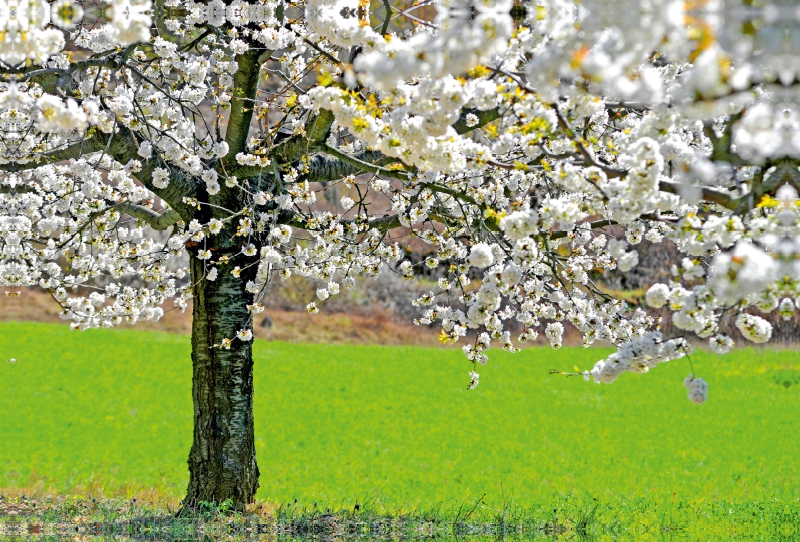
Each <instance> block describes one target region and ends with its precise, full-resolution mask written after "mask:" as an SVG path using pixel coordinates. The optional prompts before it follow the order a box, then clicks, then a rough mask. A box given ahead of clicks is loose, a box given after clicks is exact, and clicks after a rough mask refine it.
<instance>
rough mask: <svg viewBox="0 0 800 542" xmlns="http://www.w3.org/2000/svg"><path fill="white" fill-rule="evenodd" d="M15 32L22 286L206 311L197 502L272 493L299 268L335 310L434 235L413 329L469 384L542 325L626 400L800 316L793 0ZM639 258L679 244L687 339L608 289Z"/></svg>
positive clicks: (16, 207) (174, 18) (139, 21)
mask: <svg viewBox="0 0 800 542" xmlns="http://www.w3.org/2000/svg"><path fill="white" fill-rule="evenodd" d="M761 4H764V3H761ZM0 30H1V31H0V169H2V173H1V174H0V239H1V243H2V253H1V255H0V282H2V283H3V284H4V285H14V286H34V285H38V286H39V287H41V288H44V289H46V290H47V291H49V292H51V293H52V295H53V297H54V299H55V301H56V302H58V303H60V304H61V306H62V307H63V309H64V317H65V318H67V319H70V320H72V321H73V325H74V326H75V327H78V328H81V329H85V328H91V327H110V326H114V325H117V324H119V323H121V322H123V321H127V322H136V321H138V320H157V319H159V318H160V317H161V316H162V314H163V311H164V308H163V307H164V306H165V304H169V306H168V308H170V307H171V306H172V305H174V306H175V307H177V308H179V309H185V308H187V307H188V306H189V303H190V300H191V303H192V311H193V326H192V361H193V368H194V369H193V391H192V396H193V400H194V422H195V428H194V441H193V445H192V449H191V453H190V457H189V468H190V483H189V487H188V491H187V498H186V499H185V501H184V502H185V504H186V505H187V506H188V507H191V506H193V505H196V503H198V502H199V501H214V502H221V501H223V500H225V499H228V498H230V499H232V500H233V502H234V503H235V504H236V506H237V507H238V508H242V507H244V506H245V504H246V503H248V502H250V501H252V499H253V497H254V495H255V492H256V489H257V487H258V468H257V466H256V458H255V447H254V436H253V414H252V394H253V383H252V369H253V361H252V353H251V344H252V336H253V335H252V326H253V318H254V316H255V315H257V314H258V313H259V312H261V311H262V310H263V306H262V304H261V301H262V300H263V298H264V296H267V295H269V288H270V284H271V283H272V282H273V281H275V280H280V279H286V278H288V277H289V276H291V275H292V274H296V275H300V276H303V277H310V278H313V279H315V280H318V281H320V284H323V285H324V286H322V287H321V288H320V289H319V290H318V291H317V297H318V299H316V300H309V304H308V312H309V313H312V314H313V313H315V312H317V310H318V306H323V304H324V301H325V300H326V299H328V298H329V297H331V296H335V295H337V294H338V293H339V291H340V288H348V287H351V286H352V285H353V284H354V281H355V280H357V279H358V278H359V277H362V276H370V277H374V276H377V275H378V274H380V273H386V272H392V273H399V274H402V275H403V276H405V277H407V278H409V279H412V278H413V277H414V275H415V266H414V265H412V263H411V262H410V261H408V260H407V259H405V252H404V250H403V247H402V243H403V242H404V239H407V238H409V237H416V238H419V239H421V240H423V241H424V242H426V243H428V244H429V245H431V247H432V249H433V253H432V255H431V256H430V257H428V258H427V260H425V262H424V263H423V264H421V265H427V266H430V267H432V268H433V267H438V268H441V269H443V277H442V278H440V279H439V281H438V283H437V285H436V288H434V289H433V290H432V291H430V292H429V293H428V294H426V295H424V296H423V297H422V298H420V299H419V300H418V304H419V305H420V306H421V307H423V308H422V309H421V316H420V318H419V319H418V320H417V321H416V323H417V324H419V325H437V326H441V332H442V338H443V341H445V342H452V343H456V344H463V351H464V354H465V356H466V358H467V360H468V361H469V363H470V365H469V366H470V367H471V372H470V379H469V385H468V386H469V387H470V388H474V387H476V386H477V385H478V373H477V366H478V364H484V363H486V362H487V360H488V357H487V355H486V351H487V350H488V349H489V347H490V346H492V345H494V346H500V347H502V348H504V349H506V350H509V351H516V350H517V349H518V348H519V347H520V344H521V343H525V342H526V341H530V340H533V339H535V338H536V337H537V335H538V333H539V332H540V331H542V332H543V333H544V334H545V336H546V337H547V339H548V340H549V342H550V344H551V345H552V346H553V347H554V348H558V347H560V346H561V344H562V335H563V333H564V329H565V328H564V326H565V325H567V326H572V327H573V328H575V329H576V330H577V331H578V332H580V334H582V336H583V341H584V344H585V345H587V346H588V345H590V344H592V343H593V342H595V341H602V342H604V343H611V344H613V345H616V346H617V351H616V352H615V353H614V354H612V355H611V356H609V357H608V358H605V359H602V360H600V361H598V362H597V364H596V365H595V366H594V367H593V368H591V369H590V370H586V371H584V372H582V373H577V374H582V375H583V376H584V377H585V378H586V379H587V380H589V379H594V380H595V381H597V382H605V383H610V382H613V381H614V380H615V379H616V378H617V377H618V376H619V375H620V374H622V373H624V372H634V373H645V372H647V371H648V370H649V369H651V368H653V367H655V366H657V365H658V364H659V363H660V362H666V361H668V360H672V359H675V358H679V357H681V356H684V355H685V354H687V353H688V352H689V350H690V344H689V341H688V339H689V338H690V337H692V336H694V337H699V338H704V339H708V341H709V347H710V348H711V349H712V350H714V351H716V352H719V353H724V352H726V351H728V350H729V349H730V348H731V347H732V345H733V339H732V338H731V337H728V336H726V335H724V334H722V333H721V332H720V326H721V325H722V324H723V323H724V322H725V321H726V320H730V321H732V322H734V323H735V327H736V328H737V329H738V331H739V332H740V333H741V336H742V338H744V339H745V340H747V341H752V342H755V343H764V342H766V341H768V340H769V339H770V336H771V333H772V327H771V325H770V324H769V323H768V322H767V320H765V319H764V318H763V317H761V316H759V315H758V314H759V312H761V313H764V312H771V311H774V310H776V309H777V310H778V311H779V312H780V314H781V315H782V316H785V317H787V318H788V317H791V316H792V315H793V314H794V312H795V308H796V305H797V303H798V302H800V291H798V288H799V287H800V286H799V284H800V283H799V282H798V280H800V266H798V263H797V262H798V260H797V259H796V254H797V253H798V245H797V242H798V241H797V239H798V235H799V234H800V216H799V213H800V208H799V207H798V199H799V198H798V194H797V188H798V187H800V170H798V164H799V163H800V162H798V156H800V107H799V106H798V95H799V94H798V89H800V84H798V77H797V74H798V70H800V55H798V54H797V48H798V36H800V14H798V10H797V9H796V8H794V7H792V6H791V5H790V3H788V2H780V1H778V0H775V1H774V2H767V5H762V6H761V7H754V5H753V3H752V2H746V1H742V2H725V3H724V4H723V3H721V2H713V1H700V0H698V1H694V2H685V1H683V0H666V1H654V0H614V1H608V0H581V1H580V2H577V1H573V0H525V1H518V2H511V0H497V1H493V0H439V1H435V0H422V1H421V2H416V3H414V4H412V3H408V4H405V5H404V4H403V3H402V2H401V3H399V4H398V3H397V1H396V0H382V1H381V2H375V3H374V5H371V4H370V2H367V1H359V0H252V1H243V0H234V1H229V0H224V1H223V0H213V1H211V2H204V1H200V2H193V1H187V2H179V1H178V0H155V1H154V2H153V3H151V1H150V0H107V3H105V4H103V3H100V2H83V1H79V0H56V1H55V2H53V3H48V2H46V1H45V0H2V1H0ZM337 186H341V187H344V188H345V189H346V190H347V193H348V194H349V195H346V196H344V197H342V198H341V200H340V202H339V203H338V204H337V205H336V207H335V209H336V210H335V211H331V210H330V207H327V210H325V209H326V208H325V207H323V206H321V205H320V202H317V195H318V194H320V193H322V194H324V193H325V192H326V191H330V189H332V188H334V187H337ZM374 209H380V210H379V211H374ZM642 240H646V241H647V242H648V243H652V244H658V243H669V244H671V245H674V247H676V250H677V253H680V254H682V255H681V256H680V257H679V259H678V260H676V261H674V262H663V265H664V266H665V268H667V269H668V270H669V271H670V272H671V276H672V279H671V281H669V282H667V283H660V284H653V285H651V286H650V288H649V290H647V294H646V301H647V304H649V305H650V306H651V307H655V308H659V307H665V306H666V307H668V309H669V310H670V311H671V312H672V316H671V322H672V328H674V329H675V330H677V332H676V333H674V334H672V335H670V336H664V335H662V333H661V331H659V329H660V318H657V317H656V316H654V314H653V313H648V312H647V310H645V309H644V308H642V307H631V306H629V305H628V304H627V303H625V302H624V301H621V300H619V299H615V298H614V297H613V296H612V295H609V294H608V293H607V292H606V291H605V290H604V289H603V288H602V287H601V284H598V282H597V280H598V277H599V278H602V276H603V274H608V273H615V272H622V273H627V272H629V271H631V270H632V269H634V268H635V267H636V266H637V264H638V261H639V255H638V252H637V249H636V248H635V247H636V245H638V244H639V243H640V242H642ZM186 262H188V264H187V263H186ZM475 277H477V278H475ZM512 324H513V325H512ZM309 325H314V324H313V317H311V319H310V320H309ZM509 328H514V329H516V330H517V331H516V332H515V333H514V335H513V336H512V333H511V331H510V329H509ZM685 384H686V386H687V387H688V388H689V398H690V399H691V400H692V401H693V402H695V403H702V402H704V401H705V400H706V396H707V385H706V384H705V382H704V381H703V380H702V379H700V378H695V377H694V376H693V375H689V376H688V377H687V379H686V381H685Z"/></svg>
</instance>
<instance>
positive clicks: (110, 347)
mask: <svg viewBox="0 0 800 542" xmlns="http://www.w3.org/2000/svg"><path fill="white" fill-rule="evenodd" d="M255 355H256V369H255V389H256V396H255V420H256V444H257V450H258V460H259V465H260V469H261V489H260V490H259V497H260V498H262V499H266V500H270V501H276V502H288V501H290V500H291V501H293V500H294V499H295V498H297V499H299V501H300V503H304V504H310V503H312V502H318V503H320V505H323V506H324V505H326V504H328V505H339V504H342V503H344V504H351V503H354V502H356V501H361V502H364V501H365V500H366V499H369V498H370V497H372V496H379V497H380V498H381V499H382V500H383V501H384V502H387V501H388V502H390V503H396V504H398V505H401V504H402V505H413V504H415V503H416V504H425V503H433V502H444V503H450V502H465V501H474V500H475V499H477V498H478V497H480V496H481V495H483V494H484V493H486V494H487V497H486V502H489V503H501V502H502V501H503V499H504V498H505V499H509V498H513V499H514V501H515V502H516V503H520V504H523V503H534V502H541V501H545V500H550V499H552V498H554V497H558V496H562V495H565V494H568V493H573V494H580V495H587V494H588V495H589V496H596V497H598V498H600V499H602V500H603V501H609V500H611V501H613V500H614V499H616V498H620V499H623V498H636V497H648V498H650V497H656V498H669V499H672V498H673V494H674V493H675V492H677V496H678V498H680V499H689V500H693V501H695V502H697V501H699V500H700V499H707V500H714V499H721V500H726V501H738V502H743V501H752V500H764V499H769V498H771V497H778V498H781V499H790V498H796V497H798V496H799V495H800V489H799V488H800V486H798V466H799V465H800V455H798V453H797V452H798V450H800V431H798V414H799V413H800V408H798V407H800V384H798V382H797V379H796V378H797V377H796V375H797V374H800V359H798V356H797V355H796V354H795V353H794V352H792V351H762V350H752V349H751V350H741V351H738V352H735V353H734V354H731V355H728V356H725V357H718V356H716V355H712V354H704V353H698V354H696V355H695V356H693V362H694V365H695V368H696V370H697V372H698V373H699V374H700V375H701V376H702V377H703V378H705V379H706V380H707V381H708V382H709V385H710V392H709V401H708V402H707V403H706V404H705V405H702V406H695V405H692V404H691V403H690V402H689V400H688V399H687V398H686V390H685V389H684V387H683V385H682V380H683V378H684V377H685V376H686V375H687V374H688V373H689V372H690V369H689V364H688V362H687V361H686V360H678V361H674V362H671V363H668V364H665V365H662V366H660V367H659V368H657V369H656V370H654V371H653V372H652V373H651V374H649V375H644V376H639V375H633V374H628V375H624V376H623V377H621V378H620V380H619V381H618V382H617V383H615V384H613V385H610V386H608V385H601V386H598V385H596V384H594V383H587V382H584V381H583V380H582V379H578V378H569V379H567V378H564V377H558V376H550V375H548V370H549V369H551V368H557V369H563V370H571V369H572V368H573V366H575V365H577V366H578V367H580V368H581V369H583V368H589V367H591V365H592V364H593V363H594V362H595V361H596V360H597V359H600V357H601V356H603V351H601V350H598V349H567V348H565V349H562V350H559V351H552V350H549V349H530V350H526V351H524V352H521V353H519V354H516V355H509V354H506V353H505V352H501V351H491V352H490V361H489V364H488V365H487V366H485V367H481V368H480V369H479V372H480V373H481V384H480V386H479V387H478V388H477V389H476V390H474V391H469V392H468V391H466V384H467V381H468V372H469V369H470V366H469V364H468V363H467V362H466V361H465V360H464V359H463V357H462V355H461V353H460V351H458V350H437V349H424V348H391V347H365V346H319V345H315V346H310V345H296V344H284V343H266V342H263V341H257V342H256V344H255ZM9 358H15V359H16V360H17V362H16V363H9V362H7V361H6V360H8V359H9ZM795 371H797V373H795ZM778 375H781V378H780V380H781V381H782V382H783V381H786V382H787V383H789V384H791V385H789V386H788V387H786V386H784V385H781V384H779V383H776V381H775V380H776V378H777V376H778ZM191 422H192V405H191V361H190V358H189V339H188V337H186V336H179V335H167V334H159V333H140V332H136V331H130V330H92V331H86V332H73V331H70V330H69V329H68V328H67V327H64V326H54V325H43V324H28V323H4V324H0V487H2V486H8V485H10V481H13V478H6V476H5V473H6V472H10V473H11V474H12V475H13V473H15V472H18V473H19V474H20V478H19V481H18V482H17V483H16V485H27V484H29V483H30V482H29V480H32V481H33V482H34V483H37V482H38V483H39V484H44V485H47V486H49V487H50V488H51V489H53V490H57V491H60V492H69V491H75V490H76V489H83V488H87V487H95V488H105V490H106V491H107V493H109V494H110V493H112V492H117V493H120V492H122V493H125V492H128V494H132V492H134V491H139V490H141V489H143V488H156V489H158V490H160V491H162V492H163V493H165V494H168V495H171V496H174V497H180V496H181V494H182V492H183V490H184V489H185V485H186V482H187V479H188V470H187V467H186V457H187V455H188V452H189V447H190V444H191V430H192V428H191Z"/></svg>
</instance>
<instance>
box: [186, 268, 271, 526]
mask: <svg viewBox="0 0 800 542" xmlns="http://www.w3.org/2000/svg"><path fill="white" fill-rule="evenodd" d="M190 258H191V274H192V283H193V284H194V285H195V286H194V299H193V309H194V313H193V318H192V366H193V375H192V399H193V401H194V442H193V443H192V449H191V452H190V453H189V487H188V490H187V495H186V498H185V499H184V502H183V507H184V510H187V511H188V510H193V509H196V508H197V507H198V506H199V503H200V502H202V501H207V502H213V503H217V504H219V503H222V502H224V501H226V500H227V499H231V500H232V501H233V505H234V507H235V509H236V510H239V511H243V510H244V508H245V506H246V505H247V504H248V503H251V502H253V501H254V499H255V494H256V489H257V488H258V466H257V465H256V450H255V439H254V432H253V350H252V344H253V343H252V341H247V342H244V341H241V340H238V339H235V336H236V332H237V331H238V330H240V329H246V328H247V326H248V320H249V317H250V314H249V313H248V311H247V304H248V301H249V300H251V299H252V295H251V294H249V293H248V292H247V291H246V290H245V284H246V282H247V279H246V278H245V277H244V276H242V277H241V278H237V277H234V276H233V275H232V274H231V272H230V269H231V267H229V266H224V267H221V268H220V270H219V276H218V277H217V279H216V280H215V281H208V280H206V279H204V278H202V277H203V262H202V261H200V260H198V259H197V258H196V256H195V255H194V254H191V256H190ZM243 275H244V273H243ZM249 302H251V303H252V301H249ZM226 338H227V339H234V340H233V344H232V345H231V347H230V349H225V348H222V347H221V346H216V347H215V346H214V345H220V344H222V340H223V339H226Z"/></svg>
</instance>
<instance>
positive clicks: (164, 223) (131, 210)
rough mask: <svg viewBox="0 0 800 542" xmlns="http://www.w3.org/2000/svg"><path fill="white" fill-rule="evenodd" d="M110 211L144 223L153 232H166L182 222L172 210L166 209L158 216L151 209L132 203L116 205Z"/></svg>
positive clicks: (178, 214) (177, 213)
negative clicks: (112, 210) (115, 211)
mask: <svg viewBox="0 0 800 542" xmlns="http://www.w3.org/2000/svg"><path fill="white" fill-rule="evenodd" d="M112 209H116V210H117V211H119V212H120V213H124V214H126V215H128V216H131V217H133V218H137V219H139V220H141V221H143V222H146V223H147V224H148V225H149V226H150V227H151V228H153V229H154V230H166V229H167V228H169V227H170V226H172V225H173V224H177V223H178V222H180V221H181V220H182V218H181V215H180V213H179V212H178V211H175V210H173V209H168V210H166V211H164V212H163V213H161V214H159V213H157V212H156V211H154V210H152V209H149V208H147V207H142V206H141V205H134V204H133V203H118V204H116V205H114V206H113V207H112Z"/></svg>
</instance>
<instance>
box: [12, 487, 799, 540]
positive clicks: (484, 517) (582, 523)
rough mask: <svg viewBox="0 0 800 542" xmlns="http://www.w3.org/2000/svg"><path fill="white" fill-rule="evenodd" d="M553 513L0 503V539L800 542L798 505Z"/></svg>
mask: <svg viewBox="0 0 800 542" xmlns="http://www.w3.org/2000/svg"><path fill="white" fill-rule="evenodd" d="M554 502H555V504H554V505H552V506H551V507H545V506H530V507H522V506H517V505H515V504H514V503H512V502H508V503H505V504H504V505H503V506H502V507H500V508H495V507H492V506H489V505H487V504H485V503H484V502H483V498H481V499H478V500H477V501H474V502H467V503H460V504H458V505H455V506H439V507H432V508H429V509H421V508H414V509H411V510H405V511H403V510H400V509H398V510H397V511H396V512H395V513H386V508H385V506H383V505H380V506H378V505H376V504H370V503H367V504H366V505H364V504H355V505H353V507H352V508H347V509H339V510H336V511H332V510H329V509H326V510H320V509H317V507H316V506H311V507H302V506H298V505H297V503H288V504H282V505H278V506H276V505H272V504H269V503H259V504H255V505H252V506H250V507H249V508H248V510H247V512H246V513H244V514H240V513H236V512H231V511H230V510H228V509H227V507H225V506H222V507H219V506H215V505H212V504H208V505H205V506H203V507H200V510H198V512H197V513H196V514H195V515H194V516H192V517H182V518H176V517H175V515H174V514H175V510H174V509H172V508H171V507H164V506H159V505H152V504H148V503H137V502H135V499H134V500H130V501H128V500H113V499H110V500H103V499H76V498H50V499H46V500H34V499H29V498H26V497H15V498H6V497H2V496H0V540H66V539H68V538H69V539H71V540H112V539H113V540H137V541H138V540H175V541H177V540H209V541H210V540H229V541H238V540H242V541H244V540H278V539H280V540H286V541H290V540H298V541H300V540H325V541H332V540H431V539H437V540H469V541H480V540H487V541H488V540H498V539H503V540H506V539H507V540H597V541H600V540H637V541H641V540H673V539H675V540H677V539H681V540H733V539H735V540H798V539H800V500H793V501H791V502H789V501H782V500H779V499H774V500H771V501H766V502H750V503H738V504H736V503H724V502H711V503H703V502H698V503H695V504H692V503H687V502H674V501H673V502H672V503H656V502H654V501H652V500H649V501H648V500H645V499H630V500H624V499H621V500H618V501H617V502H615V503H603V502H600V501H598V500H597V499H593V498H573V497H569V496H567V497H560V498H559V499H558V500H557V501H554Z"/></svg>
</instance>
